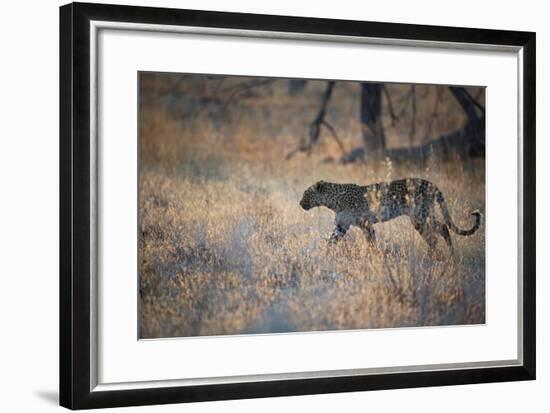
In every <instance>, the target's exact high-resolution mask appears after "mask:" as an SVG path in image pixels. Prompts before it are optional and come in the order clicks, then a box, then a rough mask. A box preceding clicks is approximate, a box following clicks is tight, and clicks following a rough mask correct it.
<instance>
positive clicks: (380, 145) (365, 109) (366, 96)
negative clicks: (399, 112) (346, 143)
mask: <svg viewBox="0 0 550 413" xmlns="http://www.w3.org/2000/svg"><path fill="white" fill-rule="evenodd" d="M381 115H382V85H381V84H379V83H361V108H360V114H359V118H360V120H361V127H362V137H363V144H364V147H365V150H366V152H367V153H368V154H369V155H374V156H376V157H380V156H381V155H383V153H384V151H385V149H386V136H385V134H384V127H383V126H382V117H381Z"/></svg>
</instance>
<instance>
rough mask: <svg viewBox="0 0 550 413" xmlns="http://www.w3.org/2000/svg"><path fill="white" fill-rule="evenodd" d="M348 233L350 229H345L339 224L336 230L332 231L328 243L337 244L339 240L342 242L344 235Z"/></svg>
mask: <svg viewBox="0 0 550 413" xmlns="http://www.w3.org/2000/svg"><path fill="white" fill-rule="evenodd" d="M346 232H348V228H344V227H342V226H340V225H338V224H337V225H336V228H334V231H332V234H331V235H330V238H329V239H328V243H329V244H336V243H337V242H338V240H340V239H341V238H342V237H343V236H344V235H346Z"/></svg>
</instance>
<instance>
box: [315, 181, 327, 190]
mask: <svg viewBox="0 0 550 413" xmlns="http://www.w3.org/2000/svg"><path fill="white" fill-rule="evenodd" d="M326 184H327V183H326V182H325V181H319V182H317V183H316V184H315V190H316V191H317V192H322V191H323V189H325V186H326Z"/></svg>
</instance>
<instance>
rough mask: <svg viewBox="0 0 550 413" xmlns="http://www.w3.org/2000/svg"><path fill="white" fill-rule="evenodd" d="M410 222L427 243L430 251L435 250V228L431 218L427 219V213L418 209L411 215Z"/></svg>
mask: <svg viewBox="0 0 550 413" xmlns="http://www.w3.org/2000/svg"><path fill="white" fill-rule="evenodd" d="M411 223H412V224H413V226H414V229H416V230H417V231H418V233H419V234H420V235H421V236H422V239H424V241H426V244H428V248H429V250H430V253H433V252H435V248H436V245H437V237H436V235H437V230H436V228H434V226H433V225H432V222H431V220H429V219H428V217H427V214H426V213H424V211H418V213H416V214H414V215H413V216H411Z"/></svg>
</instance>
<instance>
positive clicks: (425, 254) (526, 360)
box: [60, 3, 535, 409]
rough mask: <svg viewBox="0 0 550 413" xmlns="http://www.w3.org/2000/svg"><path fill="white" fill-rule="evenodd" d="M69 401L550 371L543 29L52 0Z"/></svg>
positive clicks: (344, 387) (64, 394)
mask: <svg viewBox="0 0 550 413" xmlns="http://www.w3.org/2000/svg"><path fill="white" fill-rule="evenodd" d="M60 50H61V53H60V58H61V61H60V72H61V73H60V85H61V90H60V101H61V108H60V155H61V156H60V158H61V174H60V185H61V199H60V206H61V211H60V217H61V228H60V240H61V245H60V272H61V274H60V317H61V319H60V360H61V362H60V363H61V365H60V387H61V391H60V400H61V405H63V406H65V407H68V408H72V409H82V408H100V407H114V406H130V405H143V404H155V403H177V402H193V401H204V400H222V399H235V398H252V397H268V396H284V395H300V394H315V393H328V392H347V391H359V390H375V389H394V388H404V387H420V386H437V385H452V384H466V383H483V382H495V381H512V380H532V379H534V378H535V34H534V33H527V32H511V31H495V30H485V29H470V28H450V27H435V26H419V25H405V24H394V23H374V22H364V21H343V20H330V19H316V18H306V17H285V16H268V15H253V14H239V13H222V12H206V11H196V10H176V9H162V8H147V7H130V6H114V5H104V4H80V3H73V4H69V5H66V6H63V7H61V10H60Z"/></svg>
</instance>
